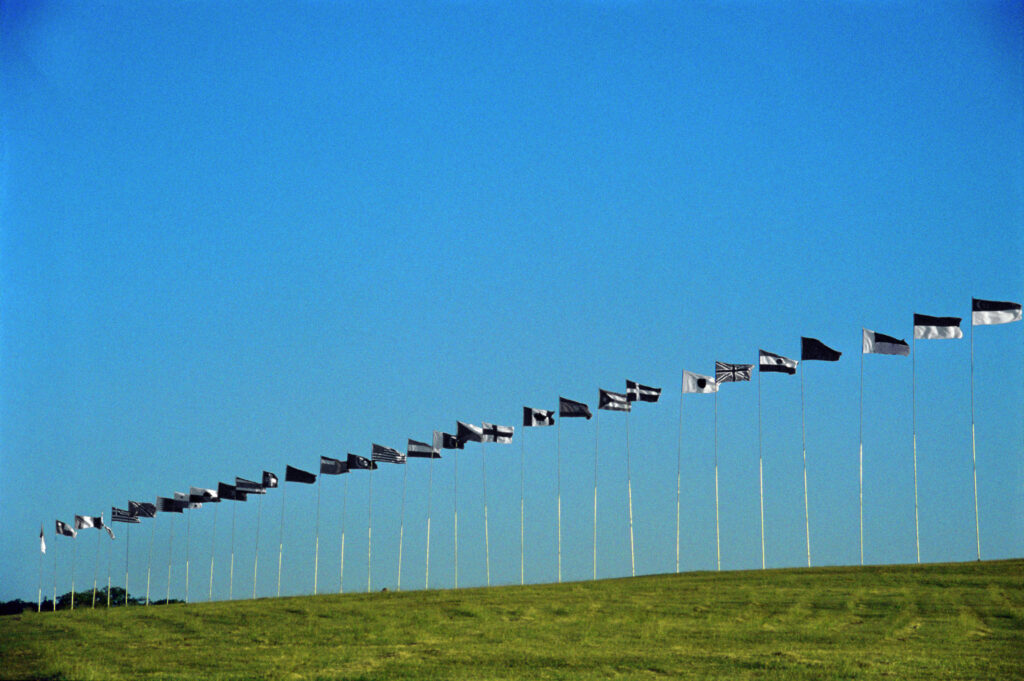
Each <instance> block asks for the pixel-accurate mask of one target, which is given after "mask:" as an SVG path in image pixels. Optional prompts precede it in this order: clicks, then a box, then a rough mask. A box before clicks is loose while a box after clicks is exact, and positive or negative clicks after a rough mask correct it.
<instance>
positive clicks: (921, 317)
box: [914, 314, 964, 340]
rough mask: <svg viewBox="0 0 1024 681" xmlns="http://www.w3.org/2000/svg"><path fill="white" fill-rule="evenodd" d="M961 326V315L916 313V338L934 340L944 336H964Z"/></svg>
mask: <svg viewBox="0 0 1024 681" xmlns="http://www.w3.org/2000/svg"><path fill="white" fill-rule="evenodd" d="M963 337H964V332H963V330H962V329H961V328H960V317H929V316H928V315H926V314H915V315H914V338H919V339H922V340H934V339H943V338H954V339H955V338H963Z"/></svg>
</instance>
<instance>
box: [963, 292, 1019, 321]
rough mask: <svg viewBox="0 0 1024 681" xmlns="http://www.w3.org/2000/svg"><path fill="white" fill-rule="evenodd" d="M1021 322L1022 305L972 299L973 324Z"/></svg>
mask: <svg viewBox="0 0 1024 681" xmlns="http://www.w3.org/2000/svg"><path fill="white" fill-rule="evenodd" d="M1020 320H1021V308H1020V303H1010V302H1006V301H1002V300H978V299H977V298H971V324H972V325H973V326H981V325H983V324H1008V323H1010V322H1019V321H1020Z"/></svg>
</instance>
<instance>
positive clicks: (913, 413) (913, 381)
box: [910, 334, 921, 563]
mask: <svg viewBox="0 0 1024 681" xmlns="http://www.w3.org/2000/svg"><path fill="white" fill-rule="evenodd" d="M912 342H913V344H914V350H913V352H912V353H911V355H912V357H911V362H910V422H911V429H912V431H913V442H914V542H915V544H916V545H917V562H918V563H920V562H921V525H920V523H919V521H918V514H917V335H916V334H915V335H914V340H913V341H912Z"/></svg>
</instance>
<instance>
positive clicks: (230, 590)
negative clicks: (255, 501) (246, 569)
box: [228, 499, 238, 601]
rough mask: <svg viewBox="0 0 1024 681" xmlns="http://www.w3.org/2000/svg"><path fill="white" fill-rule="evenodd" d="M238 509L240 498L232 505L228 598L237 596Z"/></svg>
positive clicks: (231, 598)
mask: <svg viewBox="0 0 1024 681" xmlns="http://www.w3.org/2000/svg"><path fill="white" fill-rule="evenodd" d="M237 509H238V500H237V499H236V500H235V503H234V504H232V506H231V563H230V565H231V567H229V568H228V600H229V601H230V600H233V599H234V596H235V512H236V511H237Z"/></svg>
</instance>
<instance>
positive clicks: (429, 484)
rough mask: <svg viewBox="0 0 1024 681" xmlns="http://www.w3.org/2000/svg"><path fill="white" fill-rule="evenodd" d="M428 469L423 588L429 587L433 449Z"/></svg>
mask: <svg viewBox="0 0 1024 681" xmlns="http://www.w3.org/2000/svg"><path fill="white" fill-rule="evenodd" d="M429 465H430V471H429V472H428V474H427V558H426V560H425V561H424V562H425V563H426V567H425V572H424V573H423V588H424V589H429V588H430V501H431V496H432V494H433V491H434V451H433V447H431V451H430V464H429Z"/></svg>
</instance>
